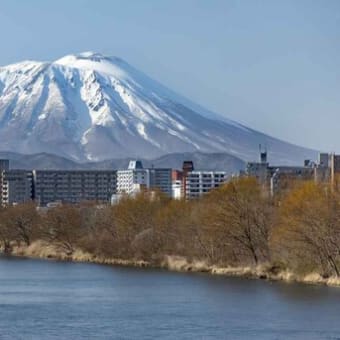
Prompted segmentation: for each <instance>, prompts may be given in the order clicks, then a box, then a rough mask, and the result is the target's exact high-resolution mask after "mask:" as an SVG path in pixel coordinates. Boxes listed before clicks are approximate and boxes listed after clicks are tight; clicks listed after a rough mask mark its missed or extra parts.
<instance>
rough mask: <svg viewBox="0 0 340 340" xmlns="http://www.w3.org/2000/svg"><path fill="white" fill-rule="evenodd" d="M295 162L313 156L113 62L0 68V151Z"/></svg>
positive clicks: (91, 55)
mask: <svg viewBox="0 0 340 340" xmlns="http://www.w3.org/2000/svg"><path fill="white" fill-rule="evenodd" d="M259 144H265V145H267V146H268V149H269V150H270V154H271V155H272V159H273V160H279V161H280V163H284V164H287V163H291V161H292V160H297V159H298V160H299V162H302V160H303V159H304V158H314V157H312V155H313V152H311V151H310V150H306V149H303V148H299V147H296V146H293V145H290V144H288V143H284V142H282V141H279V140H277V139H275V138H272V137H269V136H266V135H264V134H262V133H260V132H257V131H254V130H251V129H248V128H245V127H244V126H242V125H240V124H238V123H235V122H232V121H229V120H227V119H223V120H221V119H219V118H217V117H216V118H214V116H213V115H212V113H211V112H210V111H209V110H207V109H205V108H202V107H200V106H199V105H196V104H195V103H192V102H191V101H190V100H188V99H186V98H183V97H182V96H180V95H178V94H176V93H175V92H173V91H171V90H169V89H168V88H166V87H164V86H163V85H161V84H160V83H158V82H157V81H155V80H153V79H151V78H150V77H148V76H147V75H145V74H144V73H143V72H140V71H139V70H137V69H135V68H134V67H133V66H131V65H130V64H128V63H126V62H125V61H123V60H122V59H119V58H117V57H110V56H105V55H103V54H101V53H98V52H82V53H78V54H70V55H67V56H65V57H63V58H61V59H58V60H56V61H55V62H52V63H37V62H24V63H19V64H16V65H12V66H7V67H4V68H0V150H3V151H8V150H11V151H15V152H20V153H39V152H48V153H56V154H58V155H61V156H65V157H68V158H72V159H75V160H103V159H108V158H117V157H119V158H121V157H127V156H129V157H132V158H140V157H142V158H143V157H144V158H151V157H157V156H160V155H164V154H167V153H174V152H195V151H200V152H229V153H230V154H232V155H235V156H237V157H239V158H242V159H244V160H252V159H256V158H257V153H258V149H257V146H258V145H259Z"/></svg>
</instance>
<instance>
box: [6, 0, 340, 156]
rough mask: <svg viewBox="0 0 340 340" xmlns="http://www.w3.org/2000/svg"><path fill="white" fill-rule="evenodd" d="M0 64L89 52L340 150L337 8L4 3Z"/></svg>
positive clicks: (322, 0)
mask: <svg viewBox="0 0 340 340" xmlns="http://www.w3.org/2000/svg"><path fill="white" fill-rule="evenodd" d="M0 32H1V34H0V37H1V39H0V42H1V45H0V46H1V50H0V65H6V64H9V63H13V62H16V61H20V60H23V59H36V60H55V59H58V58H59V57H61V56H64V55H66V54H70V53H75V52H81V51H88V50H93V51H97V52H102V53H104V54H109V55H116V56H119V57H121V58H123V59H125V60H127V61H128V62H130V63H131V64H132V65H134V66H135V67H137V68H139V69H140V70H142V71H144V72H145V73H147V74H148V75H150V76H151V77H153V78H155V79H157V80H159V81H160V82H162V83H164V84H165V85H167V86H168V87H170V88H172V89H173V90H175V91H177V92H179V93H181V94H183V95H185V96H187V97H188V98H190V99H192V100H194V101H196V102H198V103H200V104H202V105H203V106H206V107H207V108H209V109H212V110H214V111H216V112H219V113H221V114H224V115H226V116H227V117H229V118H231V119H234V120H236V121H239V122H241V123H243V124H246V125H248V126H250V127H253V128H255V129H258V130H261V131H264V132H266V133H269V134H271V135H273V136H276V137H279V138H282V139H285V140H288V141H291V142H294V143H297V144H301V145H304V146H309V147H314V148H318V149H324V150H327V151H337V152H340V1H339V0H280V1H279V0H277V1H275V0H263V1H260V0H242V1H241V0H239V1H236V0H224V1H222V0H220V1H219V0H91V1H90V0H53V1H52V0H21V1H20V0H0Z"/></svg>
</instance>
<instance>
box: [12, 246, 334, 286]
mask: <svg viewBox="0 0 340 340" xmlns="http://www.w3.org/2000/svg"><path fill="white" fill-rule="evenodd" d="M12 254H13V255H15V256H22V257H30V258H40V259H54V260H61V261H74V262H89V263H97V264H107V265H120V266H133V267H158V268H163V269H167V270H171V271H180V272H201V273H203V272H204V273H209V274H212V275H226V276H235V277H244V278H248V279H262V280H271V281H284V282H299V283H305V284H321V285H327V286H333V287H340V278H337V277H329V278H323V277H322V276H321V275H320V274H318V273H309V274H307V275H305V276H300V275H296V274H295V273H293V272H290V271H288V270H284V271H282V270H281V271H278V270H275V268H273V266H271V265H270V264H262V265H258V266H253V267H251V266H245V267H218V266H215V265H209V264H207V263H206V262H205V261H199V260H197V261H188V260H187V259H186V258H184V257H182V256H174V255H167V256H164V258H163V259H162V260H161V261H159V263H158V262H155V263H151V262H148V261H143V260H138V259H131V260H124V259H115V258H103V257H99V256H96V255H93V254H90V253H86V252H84V251H82V250H81V249H76V250H75V251H74V252H73V254H72V255H67V254H66V252H64V251H62V250H60V249H58V248H57V247H55V246H54V245H52V244H49V243H47V242H45V241H35V242H33V243H32V244H31V245H30V246H26V245H20V246H17V245H15V246H13V248H12Z"/></svg>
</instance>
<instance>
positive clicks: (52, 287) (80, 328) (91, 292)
mask: <svg viewBox="0 0 340 340" xmlns="http://www.w3.org/2000/svg"><path fill="white" fill-rule="evenodd" d="M155 338H156V339H340V288H328V287H322V286H305V285H299V284H285V283H271V282H265V281H259V280H246V279H238V278H226V277H218V276H210V275H207V274H188V273H173V272H166V271H162V270H154V269H135V268H122V267H111V266H102V265H94V264H82V263H68V262H66V263H65V262H54V261H40V260H29V259H16V258H5V257H1V258H0V339H1V340H2V339H155Z"/></svg>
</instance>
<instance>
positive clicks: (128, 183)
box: [117, 161, 172, 196]
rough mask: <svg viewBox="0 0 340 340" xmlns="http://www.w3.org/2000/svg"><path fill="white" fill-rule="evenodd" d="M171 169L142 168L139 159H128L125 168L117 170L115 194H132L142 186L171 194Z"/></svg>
mask: <svg viewBox="0 0 340 340" xmlns="http://www.w3.org/2000/svg"><path fill="white" fill-rule="evenodd" d="M171 185H172V182H171V169H166V168H164V169H159V168H150V169H144V168H143V165H142V162H141V161H130V163H129V166H128V169H127V170H118V171H117V194H118V195H122V194H124V193H125V194H127V195H133V194H135V193H137V192H139V191H140V190H142V189H143V188H145V189H156V190H159V191H161V192H163V193H165V194H167V195H169V196H171Z"/></svg>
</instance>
